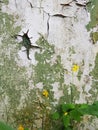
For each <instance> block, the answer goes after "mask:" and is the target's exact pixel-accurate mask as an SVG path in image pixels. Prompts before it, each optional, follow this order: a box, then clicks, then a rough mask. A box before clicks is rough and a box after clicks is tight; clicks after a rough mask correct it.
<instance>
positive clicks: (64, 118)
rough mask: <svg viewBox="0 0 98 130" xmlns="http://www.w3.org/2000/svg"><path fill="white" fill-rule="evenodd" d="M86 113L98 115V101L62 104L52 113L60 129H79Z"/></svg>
mask: <svg viewBox="0 0 98 130" xmlns="http://www.w3.org/2000/svg"><path fill="white" fill-rule="evenodd" d="M84 115H92V116H96V117H98V102H94V103H93V104H91V105H89V104H62V105H59V106H58V107H57V110H56V111H55V112H54V113H53V114H52V119H53V121H54V123H55V124H56V126H57V127H59V129H63V130H77V129H78V126H79V123H80V121H82V120H83V116H84Z"/></svg>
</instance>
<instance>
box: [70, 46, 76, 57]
mask: <svg viewBox="0 0 98 130" xmlns="http://www.w3.org/2000/svg"><path fill="white" fill-rule="evenodd" d="M75 53H76V52H75V49H74V46H72V47H70V48H69V54H70V56H71V55H72V54H75Z"/></svg>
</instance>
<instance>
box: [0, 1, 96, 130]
mask: <svg viewBox="0 0 98 130" xmlns="http://www.w3.org/2000/svg"><path fill="white" fill-rule="evenodd" d="M86 5H88V7H87V6H86ZM97 5H98V2H97V0H95V1H94V0H92V1H91V3H90V4H89V3H88V1H85V0H77V1H74V0H21V1H20V0H9V1H7V0H4V2H0V8H1V10H0V91H1V92H0V93H1V94H0V104H1V107H0V116H1V119H3V120H5V121H8V122H11V120H12V118H11V117H12V116H13V113H14V112H15V111H16V110H17V109H18V108H21V106H23V104H25V103H24V102H25V98H27V99H28V97H30V96H31V95H32V94H34V95H35V97H34V96H31V97H32V98H30V101H31V100H37V97H40V98H41V101H43V99H42V96H41V93H42V91H43V90H44V89H45V90H48V92H49V94H50V97H49V102H51V103H52V102H53V103H54V102H55V103H57V102H59V103H62V102H67V103H69V102H71V103H74V102H75V103H92V102H93V101H95V100H97V99H98V96H97V94H98V90H97V85H98V75H97V74H98V69H97V63H98V54H97V53H98V43H97V41H98V27H97V20H98V18H97V12H98V10H97ZM93 6H94V7H93ZM92 7H93V8H92ZM94 19H96V20H94ZM28 29H29V32H28V36H29V37H33V38H31V39H30V40H31V43H32V44H34V45H38V46H40V47H41V48H42V50H40V49H30V54H29V56H30V59H31V60H29V59H28V58H27V54H26V51H24V50H25V47H23V46H20V44H19V43H20V42H21V40H22V38H21V37H19V36H18V37H17V39H15V38H14V35H23V32H25V33H26V32H27V30H28ZM40 34H41V35H43V36H44V38H43V37H41V35H40ZM47 41H48V42H47ZM75 64H76V65H78V66H79V70H78V71H76V72H72V67H73V65H75ZM32 90H33V92H32ZM38 95H40V96H38ZM54 99H55V101H54ZM51 103H50V104H51ZM50 106H51V105H50ZM9 111H10V112H9ZM94 127H95V126H90V125H89V126H88V124H87V126H86V128H88V129H90V130H93V129H94V130H95V129H96V128H98V126H96V128H94ZM86 128H83V130H84V129H86Z"/></svg>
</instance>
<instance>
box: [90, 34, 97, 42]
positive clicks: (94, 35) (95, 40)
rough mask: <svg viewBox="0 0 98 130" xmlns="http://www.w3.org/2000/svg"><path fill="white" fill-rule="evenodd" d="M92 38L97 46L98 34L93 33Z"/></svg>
mask: <svg viewBox="0 0 98 130" xmlns="http://www.w3.org/2000/svg"><path fill="white" fill-rule="evenodd" d="M91 38H92V41H93V44H95V43H96V42H97V41H98V32H92V33H91Z"/></svg>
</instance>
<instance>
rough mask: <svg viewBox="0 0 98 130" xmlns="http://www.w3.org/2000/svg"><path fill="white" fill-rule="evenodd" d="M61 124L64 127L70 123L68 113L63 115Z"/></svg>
mask: <svg viewBox="0 0 98 130" xmlns="http://www.w3.org/2000/svg"><path fill="white" fill-rule="evenodd" d="M63 124H64V126H65V127H68V126H69V125H70V117H69V115H67V116H63Z"/></svg>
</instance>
